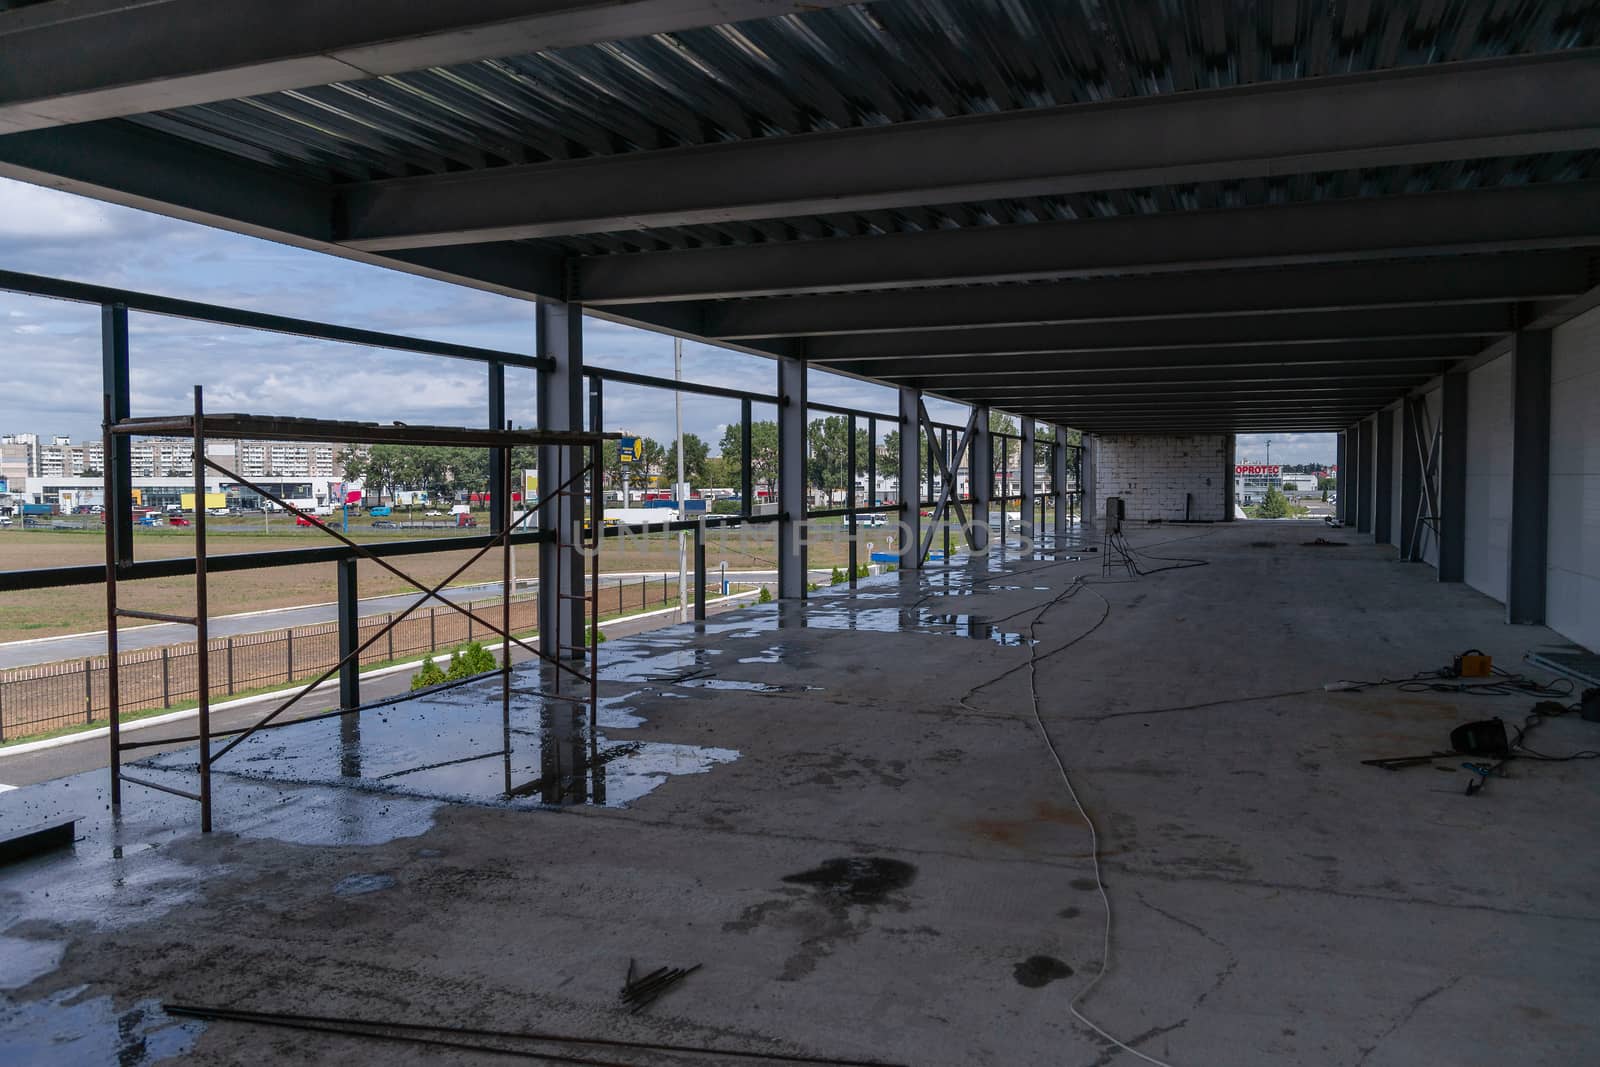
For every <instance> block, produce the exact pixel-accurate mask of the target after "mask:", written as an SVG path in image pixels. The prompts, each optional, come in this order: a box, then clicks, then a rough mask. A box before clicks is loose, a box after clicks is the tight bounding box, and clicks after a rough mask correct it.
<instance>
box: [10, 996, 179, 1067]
mask: <svg viewBox="0 0 1600 1067" xmlns="http://www.w3.org/2000/svg"><path fill="white" fill-rule="evenodd" d="M87 988H88V987H87V986H77V987H75V988H72V989H65V990H62V991H60V992H58V993H55V994H52V995H51V996H49V997H46V998H44V999H43V1000H37V1001H27V1002H22V1001H14V1000H11V999H10V998H9V997H4V996H0V1033H4V1034H5V1047H4V1050H3V1053H4V1054H3V1057H0V1058H3V1059H4V1062H6V1063H18V1064H23V1063H26V1064H31V1065H44V1064H63V1065H67V1064H70V1065H73V1067H77V1065H79V1064H116V1065H117V1067H144V1065H145V1064H152V1063H159V1062H161V1061H162V1060H167V1059H171V1058H173V1057H175V1056H181V1055H183V1054H184V1053H186V1052H188V1051H189V1050H190V1049H191V1048H192V1047H193V1046H194V1043H195V1041H196V1040H197V1039H198V1038H199V1037H200V1034H201V1033H202V1032H203V1031H204V1030H205V1024H204V1023H202V1022H199V1021H198V1020H190V1019H185V1020H183V1021H182V1022H179V1021H178V1020H176V1019H174V1018H172V1017H171V1016H169V1015H167V1014H166V1013H165V1012H163V1011H162V1010H161V1005H160V1004H159V1003H158V1002H156V1001H154V1000H141V1001H139V1002H138V1003H136V1004H134V1005H133V1006H132V1007H130V1008H128V1009H127V1010H126V1011H118V1010H117V1009H116V1007H115V1006H114V1005H113V1004H112V1002H111V998H110V997H87V998H84V999H81V1000H80V999H78V998H79V997H81V996H82V995H83V993H84V991H85V990H86V989H87Z"/></svg>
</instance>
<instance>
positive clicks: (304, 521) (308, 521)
mask: <svg viewBox="0 0 1600 1067" xmlns="http://www.w3.org/2000/svg"><path fill="white" fill-rule="evenodd" d="M294 524H295V525H296V526H326V525H327V523H325V522H323V521H322V520H321V519H319V518H317V517H316V516H315V515H312V516H309V517H308V516H305V515H296V516H295V517H294Z"/></svg>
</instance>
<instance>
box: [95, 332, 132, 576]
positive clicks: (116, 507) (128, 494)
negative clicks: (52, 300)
mask: <svg viewBox="0 0 1600 1067" xmlns="http://www.w3.org/2000/svg"><path fill="white" fill-rule="evenodd" d="M100 376H101V382H102V386H103V389H104V392H105V398H106V403H107V407H106V410H107V411H108V412H109V414H110V419H111V421H112V422H120V421H122V420H123V419H125V418H127V417H128V416H129V414H130V413H131V407H130V403H129V399H128V394H129V386H128V306H127V305H126V304H102V305H101V306H100ZM101 448H102V452H103V454H102V455H101V457H100V462H101V465H102V470H101V474H102V475H103V476H104V478H105V492H104V497H105V509H106V513H105V518H106V523H107V524H108V526H109V528H110V530H111V544H112V550H113V552H114V553H115V556H116V562H117V566H119V567H123V566H126V565H128V564H129V563H132V562H133V497H132V487H133V442H132V440H131V439H129V438H127V437H124V436H122V435H120V434H108V435H106V440H105V443H104V444H103V445H102V446H101Z"/></svg>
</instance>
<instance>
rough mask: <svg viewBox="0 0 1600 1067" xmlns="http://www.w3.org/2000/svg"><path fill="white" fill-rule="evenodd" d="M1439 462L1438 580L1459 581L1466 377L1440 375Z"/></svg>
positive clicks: (1464, 500) (1464, 528)
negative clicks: (1441, 404)
mask: <svg viewBox="0 0 1600 1067" xmlns="http://www.w3.org/2000/svg"><path fill="white" fill-rule="evenodd" d="M1443 400H1444V410H1443V412H1442V413H1441V414H1440V419H1439V421H1440V424H1441V426H1442V433H1441V434H1440V437H1441V455H1440V460H1439V580H1440V581H1441V582H1459V581H1461V580H1462V578H1463V576H1464V575H1465V573H1466V560H1467V554H1466V548H1467V546H1466V532H1467V375H1466V372H1465V371H1452V372H1451V373H1449V374H1446V375H1445V376H1444V396H1443Z"/></svg>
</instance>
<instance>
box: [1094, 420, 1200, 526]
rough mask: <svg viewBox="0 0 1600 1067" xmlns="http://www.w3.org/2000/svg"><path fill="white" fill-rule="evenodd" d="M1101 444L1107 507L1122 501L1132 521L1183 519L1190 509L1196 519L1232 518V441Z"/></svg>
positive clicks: (1174, 437)
mask: <svg viewBox="0 0 1600 1067" xmlns="http://www.w3.org/2000/svg"><path fill="white" fill-rule="evenodd" d="M1096 440H1097V442H1098V446H1097V447H1098V448H1099V452H1098V455H1097V458H1096V462H1095V489H1096V494H1097V496H1098V497H1099V499H1100V500H1101V501H1104V500H1105V499H1106V498H1107V497H1112V496H1120V497H1122V499H1123V501H1124V502H1125V506H1126V507H1127V511H1128V518H1130V519H1141V520H1144V519H1166V520H1169V521H1170V520H1173V519H1182V518H1183V517H1184V510H1185V507H1186V506H1187V507H1188V509H1189V518H1192V519H1205V520H1210V521H1213V522H1220V521H1222V520H1224V519H1226V518H1227V517H1228V515H1227V511H1226V496H1227V492H1226V482H1225V480H1224V477H1223V474H1224V471H1225V469H1227V464H1228V452H1229V443H1228V442H1229V438H1228V437H1227V436H1226V435H1224V434H1106V435H1102V436H1100V437H1098V438H1097V439H1096ZM1190 494H1192V496H1193V499H1192V501H1191V500H1190V499H1189V498H1190ZM1101 506H1102V507H1103V506H1104V505H1103V504H1102V505H1101Z"/></svg>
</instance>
